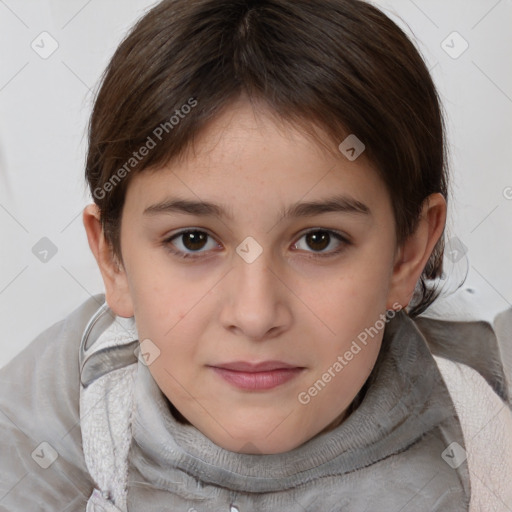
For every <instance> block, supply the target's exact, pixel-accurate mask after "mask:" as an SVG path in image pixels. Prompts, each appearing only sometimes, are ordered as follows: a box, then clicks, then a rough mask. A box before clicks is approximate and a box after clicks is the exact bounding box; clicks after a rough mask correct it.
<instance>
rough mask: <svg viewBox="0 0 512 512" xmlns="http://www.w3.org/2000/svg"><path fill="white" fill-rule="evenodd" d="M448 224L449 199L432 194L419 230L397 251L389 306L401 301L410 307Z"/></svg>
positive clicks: (424, 204) (425, 202)
mask: <svg viewBox="0 0 512 512" xmlns="http://www.w3.org/2000/svg"><path fill="white" fill-rule="evenodd" d="M445 223H446V200H445V198H444V197H443V196H442V195H441V194H439V193H436V194H431V195H430V196H428V197H427V198H426V199H425V201H424V202H423V206H422V212H421V217H420V220H419V221H418V226H417V229H416V231H415V232H414V233H413V234H411V235H410V236H409V238H408V239H407V240H406V241H405V242H404V243H403V244H402V246H401V247H400V248H399V250H398V251H397V256H396V258H395V262H394V267H393V275H392V278H391V285H390V290H389V295H388V304H387V307H388V308H389V309H392V307H391V306H390V304H394V303H396V302H398V303H399V304H400V305H401V306H402V307H406V306H407V305H408V304H409V303H410V302H411V299H412V296H413V293H414V290H415V288H416V284H417V282H418V280H419V279H420V277H421V274H422V272H423V270H424V268H425V266H426V264H427V262H428V259H429V258H430V255H431V253H432V251H433V249H434V247H435V245H436V243H437V241H438V240H439V238H440V237H441V235H442V234H443V231H444V226H445Z"/></svg>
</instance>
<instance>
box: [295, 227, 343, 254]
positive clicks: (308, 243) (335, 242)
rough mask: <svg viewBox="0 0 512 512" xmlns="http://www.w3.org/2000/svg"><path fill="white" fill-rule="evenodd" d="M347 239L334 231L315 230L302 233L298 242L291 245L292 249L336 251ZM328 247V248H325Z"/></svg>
mask: <svg viewBox="0 0 512 512" xmlns="http://www.w3.org/2000/svg"><path fill="white" fill-rule="evenodd" d="M347 243H348V241H347V240H346V239H345V238H344V237H342V236H341V235H339V234H338V233H335V232H334V231H326V230H316V231H310V232H309V233H306V234H304V235H303V236H302V237H301V238H300V239H299V241H298V242H296V243H295V244H294V245H293V248H294V249H300V250H305V251H312V252H316V253H323V252H328V253H330V252H333V253H334V252H337V251H336V250H337V249H339V248H340V246H343V244H347ZM328 248H330V250H327V251H326V249H328Z"/></svg>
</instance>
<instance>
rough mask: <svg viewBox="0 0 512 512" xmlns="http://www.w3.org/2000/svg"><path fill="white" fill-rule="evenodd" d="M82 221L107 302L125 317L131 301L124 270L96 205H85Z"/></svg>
mask: <svg viewBox="0 0 512 512" xmlns="http://www.w3.org/2000/svg"><path fill="white" fill-rule="evenodd" d="M83 223H84V227H85V231H86V233H87V240H88V242H89V247H90V248H91V251H92V253H93V255H94V257H95V259H96V263H97V264H98V267H99V269H100V272H101V276H102V278H103V283H104V285H105V298H106V301H107V304H108V305H109V307H110V309H112V311H113V312H114V313H115V314H116V315H118V316H122V317H125V318H129V317H131V316H133V313H134V311H133V303H132V300H131V295H130V289H129V286H128V278H127V275H126V271H125V269H124V268H123V266H122V265H121V264H120V263H119V261H118V258H116V257H115V255H114V253H113V251H112V247H111V245H110V244H109V243H108V242H107V240H106V238H105V235H104V232H103V228H102V226H101V221H100V211H99V208H98V206H97V205H95V204H90V205H88V206H86V207H85V209H84V212H83Z"/></svg>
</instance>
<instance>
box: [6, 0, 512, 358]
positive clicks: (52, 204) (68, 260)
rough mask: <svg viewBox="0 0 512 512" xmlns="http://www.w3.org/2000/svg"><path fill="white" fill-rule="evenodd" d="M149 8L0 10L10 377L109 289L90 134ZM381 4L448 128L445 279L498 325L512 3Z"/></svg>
mask: <svg viewBox="0 0 512 512" xmlns="http://www.w3.org/2000/svg"><path fill="white" fill-rule="evenodd" d="M152 3H153V2H149V1H144V0H101V1H100V0H89V1H87V0H0V235H1V240H0V326H1V334H0V366H2V365H3V364H5V363H6V362H7V361H9V360H10V359H11V358H12V357H13V356H14V355H15V354H16V353H18V352H19V351H20V350H21V349H22V348H23V347H24V346H26V345H27V344H28V343H29V342H30V341H31V340H32V339H33V338H34V337H35V336H36V335H37V334H39V333H40V332H41V331H42V330H43V329H44V328H46V327H48V326H49V325H51V324H52V323H54V322H56V321H57V320H60V319H61V318H63V317H64V316H65V315H67V314H68V313H70V312H71V311H72V310H73V309H74V308H75V307H77V306H78V305H79V304H81V303H82V302H83V301H85V300H86V299H87V298H89V297H90V295H92V294H96V293H99V292H102V282H101V278H100V275H99V272H98V270H97V268H96V264H95V262H94V260H93V257H92V255H91V254H90V251H89V248H88V246H87V241H86V238H85V233H84V230H83V227H82V223H81V211H82V209H83V207H84V206H85V205H86V204H87V203H88V202H90V200H89V195H88V192H87V191H86V187H85V182H84V178H83V169H84V158H85V150H86V137H85V133H86V124H87V120H88V116H89V113H90V110H91V104H92V97H93V94H92V93H93V91H94V89H95V87H96V85H97V83H98V80H99V77H100V75H101V73H102V71H103V69H104V68H105V66H106V64H107V62H108V59H109V58H110V56H111V55H112V53H113V51H114V49H115V48H116V46H117V44H118V43H119V41H120V40H121V38H122V37H123V36H124V34H125V32H126V30H127V29H128V28H129V27H130V26H131V25H132V23H133V22H134V21H135V20H136V19H137V18H138V17H140V16H141V15H142V13H143V12H144V10H145V9H146V8H147V7H148V6H150V5H151V4H152ZM373 3H375V4H377V5H380V6H381V7H382V8H383V9H384V10H385V11H386V12H387V13H388V14H389V15H390V16H391V17H392V18H393V19H394V20H395V21H397V22H398V23H399V24H400V25H401V26H402V27H403V28H404V29H405V30H406V31H407V33H409V34H410V35H412V37H413V38H414V39H415V41H416V44H417V45H418V47H419V49H420V50H421V52H422V54H423V55H424V57H425V59H426V61H427V63H428V66H429V68H431V69H432V74H433V76H434V79H435V81H436V83H437V85H438V88H439V91H440V93H441V96H442V100H443V102H444V106H445V109H446V113H447V120H448V128H449V141H450V152H451V162H450V163H451V171H452V177H453V178H452V193H453V196H452V200H451V204H450V209H449V215H450V219H449V223H448V229H449V231H448V238H455V237H456V238H457V239H459V240H460V241H461V242H462V243H463V244H464V245H465V246H466V247H467V254H466V255H465V256H464V257H463V258H462V259H461V260H460V261H458V262H456V263H450V262H448V265H447V272H448V273H449V274H450V275H452V277H453V276H455V278H456V279H455V282H456V281H457V276H459V277H460V276H463V275H464V273H465V270H466V269H468V270H469V275H468V278H467V281H466V284H465V286H464V288H462V289H461V291H463V292H464V293H466V296H465V299H466V300H468V297H469V302H470V303H471V304H469V303H468V304H469V305H468V308H470V309H471V311H472V314H473V315H477V316H481V317H482V318H487V319H492V317H493V316H494V315H495V313H496V312H498V311H502V310H504V309H506V308H507V307H510V306H511V302H512V264H511V260H512V258H511V256H512V236H511V235H512V227H511V225H512V171H511V164H512V137H511V135H512V61H511V58H510V51H511V49H512V31H511V30H510V27H511V26H512V1H511V0H499V1H498V0H469V1H468V0H450V1H449V2H448V1H447V0H435V1H433V0H428V1H427V0H414V1H411V0H393V1H391V0H387V1H382V2H373ZM44 31H46V32H48V33H49V34H51V37H52V38H54V39H55V40H56V41H57V43H58V49H57V50H56V51H55V52H54V53H53V54H52V55H51V56H50V57H49V58H47V59H42V58H41V57H40V56H39V55H38V54H37V53H36V52H35V51H34V50H33V49H32V48H31V43H32V41H34V40H35V41H36V43H37V42H38V41H40V38H39V35H40V34H41V33H42V32H44ZM453 31H457V32H458V33H459V34H460V35H461V36H462V38H463V39H464V40H465V41H467V43H468V44H469V47H468V49H467V50H466V51H465V52H464V53H463V54H462V55H460V56H459V57H458V58H452V57H451V56H449V55H448V54H447V53H446V52H445V51H444V50H443V48H442V46H441V44H442V42H443V41H445V40H446V43H445V45H449V46H451V47H453V48H452V49H451V50H450V51H452V52H455V53H458V52H459V51H460V50H461V49H462V48H463V47H464V46H463V45H464V44H465V43H464V41H463V40H462V39H460V38H458V36H450V37H449V38H448V39H447V37H448V36H449V35H450V34H452V32H453ZM361 37H371V34H361ZM47 44H48V43H47ZM46 48H48V46H46ZM509 187H510V188H509ZM507 197H508V198H509V199H507ZM43 237H47V238H49V239H50V240H51V241H52V243H53V244H54V245H55V246H56V248H57V251H58V252H57V253H56V254H55V256H53V257H52V258H51V259H49V261H47V262H46V263H44V262H42V261H40V260H39V259H38V258H37V257H36V256H35V255H34V254H33V252H32V248H33V247H34V245H35V244H36V243H37V242H38V241H39V240H40V239H41V238H43ZM468 288H469V289H470V290H469V292H468ZM448 289H449V287H448ZM458 293H460V291H459V292H458ZM437 308H441V310H442V308H443V305H442V302H439V304H438V306H437Z"/></svg>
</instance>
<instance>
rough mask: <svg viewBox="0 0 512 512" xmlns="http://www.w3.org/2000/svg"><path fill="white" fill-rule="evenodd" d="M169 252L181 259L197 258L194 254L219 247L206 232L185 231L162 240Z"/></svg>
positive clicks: (197, 230) (196, 230)
mask: <svg viewBox="0 0 512 512" xmlns="http://www.w3.org/2000/svg"><path fill="white" fill-rule="evenodd" d="M164 245H166V246H167V247H168V248H169V249H170V250H171V252H173V253H174V254H176V255H177V256H180V257H182V258H189V257H191V256H192V257H197V256H196V254H201V253H204V252H207V251H208V250H211V249H215V248H216V247H219V244H218V243H217V242H216V241H215V240H214V239H213V237H211V236H210V235H209V234H208V233H207V232H206V231H201V230H199V229H187V230H184V231H180V232H179V233H175V234H174V235H172V236H171V237H169V238H167V239H166V240H164Z"/></svg>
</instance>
